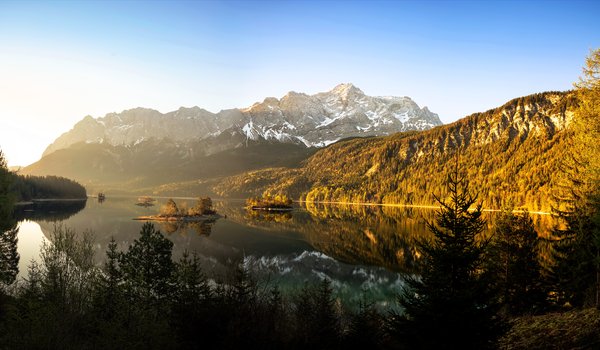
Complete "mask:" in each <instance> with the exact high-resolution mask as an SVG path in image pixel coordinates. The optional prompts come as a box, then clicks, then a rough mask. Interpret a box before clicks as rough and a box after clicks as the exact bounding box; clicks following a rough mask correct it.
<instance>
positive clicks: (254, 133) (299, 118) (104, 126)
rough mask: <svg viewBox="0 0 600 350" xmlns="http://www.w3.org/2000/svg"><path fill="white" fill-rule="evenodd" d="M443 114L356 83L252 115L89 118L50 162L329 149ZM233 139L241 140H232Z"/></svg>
mask: <svg viewBox="0 0 600 350" xmlns="http://www.w3.org/2000/svg"><path fill="white" fill-rule="evenodd" d="M441 124H442V123H441V121H440V119H439V117H438V116H437V114H435V113H432V112H430V111H429V110H428V109H427V107H424V108H419V106H418V105H417V104H416V103H415V102H413V101H412V100H411V99H410V98H408V97H371V96H367V95H365V94H364V93H363V92H362V91H361V90H360V89H358V88H357V87H355V86H354V85H352V84H341V85H338V86H336V87H335V88H334V89H333V90H331V91H329V92H323V93H318V94H315V95H307V94H303V93H296V92H289V93H288V94H286V95H285V96H283V97H282V98H281V99H276V98H273V97H269V98H266V99H265V100H264V101H263V102H261V103H255V104H254V105H252V106H251V107H249V108H245V109H231V110H223V111H220V112H219V113H216V114H215V113H211V112H209V111H206V110H204V109H201V108H199V107H192V108H183V107H182V108H180V109H178V110H177V111H173V112H169V113H166V114H162V113H160V112H158V111H156V110H152V109H145V108H135V109H131V110H126V111H123V112H121V113H110V114H107V115H106V116H105V117H102V118H98V119H95V118H92V117H91V116H87V117H85V118H84V119H83V120H81V121H80V122H78V123H77V124H75V126H74V127H73V129H72V130H70V131H68V132H66V133H64V134H63V135H61V136H60V137H59V138H57V139H56V140H55V141H54V142H53V143H52V144H51V145H49V146H48V147H47V148H46V150H45V152H44V156H46V155H49V154H50V153H52V152H55V151H57V150H59V149H64V148H67V147H69V146H71V145H73V144H76V143H79V142H85V143H108V144H109V145H113V146H119V145H125V146H130V145H136V144H138V143H140V142H142V141H145V140H149V139H159V140H160V139H170V140H172V141H174V142H189V141H200V140H202V141H204V142H203V143H204V148H203V152H205V155H210V154H213V153H216V152H219V151H223V150H225V149H229V148H234V147H236V146H238V145H239V136H240V135H241V136H243V137H244V138H246V139H251V140H260V139H264V140H276V141H279V142H285V143H295V144H299V145H304V146H307V147H322V146H326V145H329V144H331V143H334V142H335V141H338V140H340V139H344V138H347V137H354V136H381V135H389V134H392V133H395V132H399V131H406V130H426V129H430V128H432V127H434V126H437V125H441ZM230 136H233V138H234V139H235V140H234V141H230V140H229V139H230Z"/></svg>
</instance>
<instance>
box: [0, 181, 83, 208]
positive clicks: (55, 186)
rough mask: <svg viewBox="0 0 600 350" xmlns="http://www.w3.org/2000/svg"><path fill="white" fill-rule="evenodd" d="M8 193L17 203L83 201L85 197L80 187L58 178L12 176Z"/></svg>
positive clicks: (73, 182)
mask: <svg viewBox="0 0 600 350" xmlns="http://www.w3.org/2000/svg"><path fill="white" fill-rule="evenodd" d="M10 192H11V193H12V194H13V195H14V196H15V197H16V198H15V199H16V200H17V201H18V202H20V201H28V200H32V199H83V198H86V197H87V193H86V191H85V188H84V187H83V186H82V185H80V184H79V183H77V182H75V181H73V180H70V179H67V178H64V177H60V176H32V175H17V174H12V176H11V185H10Z"/></svg>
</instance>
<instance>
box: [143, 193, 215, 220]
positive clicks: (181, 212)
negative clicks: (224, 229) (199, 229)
mask: <svg viewBox="0 0 600 350" xmlns="http://www.w3.org/2000/svg"><path fill="white" fill-rule="evenodd" d="M220 217H221V215H219V214H217V212H216V211H215V210H214V209H213V207H212V199H210V197H204V198H198V200H197V201H196V204H195V205H194V206H193V207H191V208H188V207H187V203H186V202H183V203H180V204H179V206H178V205H177V203H175V201H174V200H173V199H170V198H169V200H168V201H167V203H166V204H165V205H163V206H162V207H161V208H160V213H159V214H158V215H147V216H138V217H136V218H133V220H144V221H182V222H197V221H207V220H216V219H218V218H220Z"/></svg>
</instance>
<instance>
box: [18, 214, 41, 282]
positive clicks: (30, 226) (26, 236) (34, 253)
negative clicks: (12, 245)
mask: <svg viewBox="0 0 600 350" xmlns="http://www.w3.org/2000/svg"><path fill="white" fill-rule="evenodd" d="M18 237H19V243H18V246H17V251H18V252H19V256H20V259H19V276H23V277H25V276H27V268H28V266H29V263H30V262H31V261H32V260H39V257H40V248H41V247H42V242H43V241H44V239H45V237H44V234H43V233H42V230H41V229H40V225H38V224H37V223H35V222H33V221H29V220H25V221H22V222H20V223H19V233H18Z"/></svg>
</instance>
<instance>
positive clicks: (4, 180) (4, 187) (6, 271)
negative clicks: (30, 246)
mask: <svg viewBox="0 0 600 350" xmlns="http://www.w3.org/2000/svg"><path fill="white" fill-rule="evenodd" d="M11 178H12V174H11V173H10V171H9V170H8V168H7V166H6V160H5V158H4V154H3V153H2V151H1V150H0V293H2V289H3V287H4V286H6V285H9V284H12V283H13V282H14V281H15V279H16V277H17V274H18V273H19V253H18V252H17V241H18V238H17V234H18V232H19V229H18V227H17V223H16V222H15V220H14V219H13V205H14V203H13V202H14V200H13V198H12V196H11V193H10V184H11Z"/></svg>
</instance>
